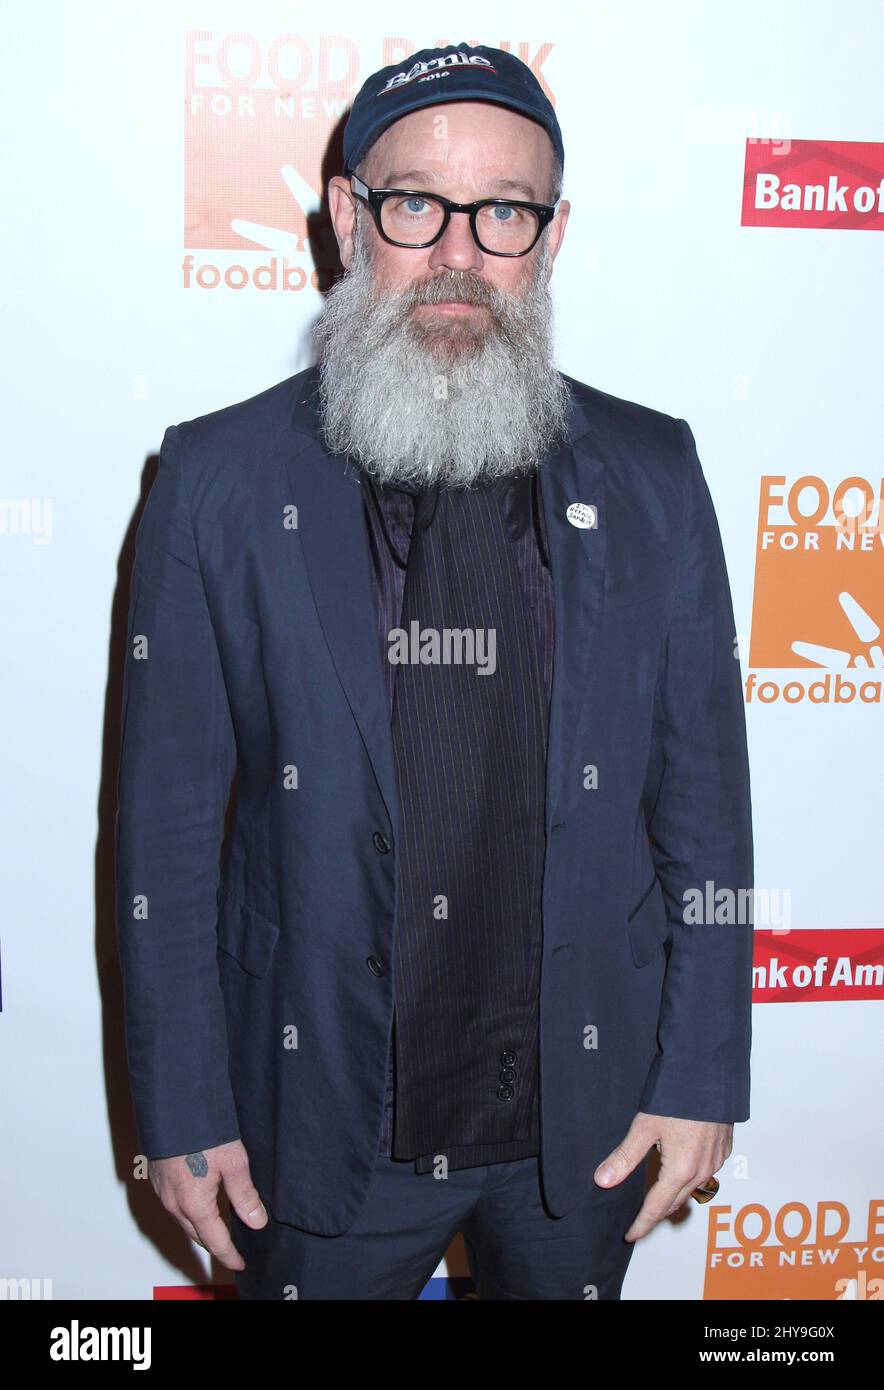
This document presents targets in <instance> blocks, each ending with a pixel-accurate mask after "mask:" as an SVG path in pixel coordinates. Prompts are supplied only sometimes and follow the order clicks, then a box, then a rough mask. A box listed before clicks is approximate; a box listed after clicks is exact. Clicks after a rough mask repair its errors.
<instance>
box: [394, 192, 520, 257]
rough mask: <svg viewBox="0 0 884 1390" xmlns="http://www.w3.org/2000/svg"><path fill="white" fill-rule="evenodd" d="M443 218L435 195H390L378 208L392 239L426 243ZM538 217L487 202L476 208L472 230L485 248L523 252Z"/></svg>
mask: <svg viewBox="0 0 884 1390" xmlns="http://www.w3.org/2000/svg"><path fill="white" fill-rule="evenodd" d="M444 220H445V209H444V207H443V206H442V204H441V203H439V202H437V201H436V199H435V198H430V197H425V196H424V195H423V194H420V195H418V194H412V195H411V196H410V197H409V196H405V195H400V194H392V195H391V196H390V197H388V198H385V200H384V202H383V205H382V207H381V226H382V227H383V230H384V232H385V233H386V235H387V236H388V237H391V238H392V239H393V241H401V242H405V243H406V245H408V246H426V245H427V244H428V243H429V242H431V241H432V239H433V237H434V236H435V235H436V233H437V232H438V231H439V228H440V227H441V226H442V223H443V221H444ZM538 221H539V218H538V216H537V213H536V212H532V211H531V209H530V208H520V207H514V206H513V204H512V203H491V204H489V205H488V206H487V207H483V208H480V209H479V212H478V215H477V217H476V231H477V233H478V242H479V245H480V246H481V247H482V248H483V249H484V250H485V251H509V252H518V251H526V250H527V249H528V247H529V246H530V245H531V243H532V242H533V241H534V238H535V237H536V236H537V226H538Z"/></svg>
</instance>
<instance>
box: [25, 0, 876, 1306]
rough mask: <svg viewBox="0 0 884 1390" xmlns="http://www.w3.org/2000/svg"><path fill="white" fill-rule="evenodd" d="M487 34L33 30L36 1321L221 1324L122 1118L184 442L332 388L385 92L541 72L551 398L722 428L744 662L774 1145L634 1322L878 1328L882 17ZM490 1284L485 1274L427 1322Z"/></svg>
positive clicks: (499, 9) (762, 9) (96, 15)
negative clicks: (154, 545)
mask: <svg viewBox="0 0 884 1390" xmlns="http://www.w3.org/2000/svg"><path fill="white" fill-rule="evenodd" d="M478 23H479V20H478V14H477V11H476V7H475V6H474V5H472V4H470V5H467V4H461V3H453V4H450V5H448V6H446V7H444V8H443V10H441V11H440V10H439V9H438V7H431V6H421V5H414V4H413V3H407V4H405V3H398V0H397V2H396V3H391V4H388V5H387V6H385V7H384V9H383V10H382V11H379V12H378V13H377V14H376V15H374V16H372V15H371V14H370V13H369V11H367V10H366V8H365V7H364V6H363V5H360V4H357V3H355V0H349V3H338V2H337V0H332V3H329V4H325V5H322V6H315V5H306V4H301V3H297V0H292V2H291V3H285V4H283V3H272V0H250V2H249V3H248V4H244V3H242V0H213V3H212V4H204V5H201V4H197V3H190V0H182V2H181V3H178V0H176V3H171V0H166V2H165V3H155V4H153V5H151V6H135V5H112V4H110V3H94V2H93V3H86V4H85V5H68V4H66V3H62V0H52V2H48V3H44V4H41V5H38V6H33V5H26V4H23V3H21V0H13V3H11V4H10V5H8V6H7V7H6V12H5V23H4V37H5V40H6V43H5V62H4V65H3V66H4V77H3V85H2V92H0V102H2V106H3V111H4V117H5V120H4V127H5V139H4V142H3V144H4V149H3V163H4V165H5V170H4V179H3V183H4V191H5V206H6V215H5V218H4V226H3V241H4V243H5V264H4V274H3V289H2V295H3V301H4V314H3V339H4V349H5V351H4V362H3V386H4V394H5V397H6V400H5V407H4V413H3V415H4V429H3V485H2V497H0V564H2V566H3V581H4V582H3V596H4V628H5V631H4V648H5V652H6V658H7V672H8V674H7V680H6V681H5V682H4V691H3V704H4V712H3V724H4V731H5V736H6V737H5V746H6V753H5V763H6V769H5V771H6V777H5V784H6V798H5V799H6V825H5V830H4V835H3V839H2V845H3V855H4V867H3V882H4V908H5V910H4V913H3V921H2V926H0V965H2V975H0V983H2V1012H0V1068H2V1087H3V1096H4V1101H3V1105H2V1107H0V1129H2V1136H0V1137H2V1142H0V1165H2V1176H0V1205H2V1218H0V1279H2V1280H4V1281H6V1280H16V1281H20V1282H19V1283H18V1284H17V1285H16V1287H15V1289H13V1290H12V1291H11V1292H9V1290H8V1286H7V1285H6V1284H5V1283H4V1288H6V1289H7V1296H16V1294H17V1296H25V1294H27V1295H28V1296H33V1297H41V1296H42V1297H46V1296H54V1297H87V1298H96V1297H120V1298H130V1299H132V1298H134V1299H150V1298H156V1297H196V1296H205V1295H206V1294H214V1295H217V1294H219V1293H220V1295H221V1296H223V1295H224V1293H225V1290H224V1288H220V1289H219V1287H218V1286H219V1285H224V1284H227V1285H228V1288H227V1292H228V1293H229V1292H230V1287H229V1280H230V1277H231V1276H229V1275H227V1274H226V1272H224V1271H221V1270H218V1269H216V1268H212V1267H210V1266H209V1264H208V1263H207V1257H206V1255H205V1252H204V1251H202V1250H201V1249H200V1248H198V1247H196V1246H194V1245H192V1244H191V1242H190V1241H188V1240H187V1239H186V1238H185V1237H184V1235H183V1234H182V1233H181V1232H180V1231H179V1230H178V1228H177V1226H175V1225H174V1223H173V1222H172V1220H171V1218H170V1217H168V1216H166V1214H165V1213H164V1212H163V1211H162V1209H161V1208H160V1207H159V1204H158V1201H157V1199H156V1198H155V1196H154V1194H153V1191H152V1189H151V1187H150V1183H149V1181H148V1180H147V1177H146V1173H145V1167H144V1163H143V1159H142V1157H141V1156H140V1155H139V1154H138V1146H137V1139H136V1136H135V1131H134V1128H133V1123H132V1117H131V1110H130V1104H129V1097H128V1089H127V1075H126V1066H125V1056H124V1050H123V1036H122V1026H121V1009H120V984H119V975H118V968H117V963H116V956H115V938H114V925H113V814H114V787H115V777H116V770H117V750H118V740H119V728H120V723H119V713H120V711H119V700H120V689H121V668H122V656H123V643H124V639H125V611H126V603H127V591H126V586H127V584H128V575H129V569H130V567H131V559H132V533H133V526H134V522H135V520H137V513H138V507H139V502H140V500H141V495H142V491H143V488H144V486H145V478H151V477H152V476H153V470H152V463H151V461H152V459H153V457H154V456H155V455H156V453H157V451H158V448H159V443H160V440H161V439H162V436H163V432H164V430H165V428H166V426H167V425H169V424H172V423H177V422H178V421H181V420H186V419H191V418H193V417H194V416H196V415H200V414H203V413H205V412H207V411H210V410H214V409H217V408H219V407H221V406H224V405H227V404H230V403H231V402H234V401H237V400H242V399H244V398H246V397H248V396H251V395H253V394H255V393H256V392H258V391H260V390H263V389H264V388H265V387H266V386H270V385H272V384H273V383H275V382H277V381H279V380H282V379H283V378H284V377H287V376H289V375H291V374H292V373H293V372H296V371H299V370H301V368H303V367H305V366H306V365H308V363H309V361H310V360H311V359H310V356H309V351H310V349H309V328H310V325H311V323H312V321H313V320H314V319H315V317H316V314H317V311H318V309H319V307H320V304H321V294H322V289H323V287H324V286H325V285H326V284H327V283H328V275H329V271H330V270H331V269H332V267H333V266H334V255H333V249H334V246H333V240H332V238H331V235H330V229H329V225H328V222H327V219H326V217H325V214H324V210H323V190H324V186H325V183H326V182H327V179H328V178H329V177H330V175H331V174H332V173H335V172H338V168H337V166H336V165H335V163H334V158H335V151H336V149H339V145H338V146H335V144H334V142H335V140H336V139H337V140H338V141H339V138H340V129H341V125H342V118H343V117H344V116H345V114H346V111H347V108H348V104H349V102H350V101H351V99H352V97H353V95H354V93H355V92H356V91H357V90H358V88H359V86H360V85H361V83H362V81H363V80H364V79H365V77H366V76H367V75H368V74H369V73H370V72H372V71H374V70H376V69H377V68H379V67H381V66H382V65H385V64H387V63H391V62H393V61H395V60H397V59H399V58H403V57H406V56H407V55H408V54H410V53H411V52H413V51H414V50H416V49H418V48H421V47H427V46H433V45H437V44H440V43H452V42H460V41H464V42H466V43H484V44H489V45H493V46H496V47H505V48H509V49H510V50H511V51H513V52H514V53H517V54H518V55H519V56H520V57H521V58H523V59H524V60H525V61H526V62H528V63H529V64H530V65H531V67H532V68H533V70H534V71H535V73H536V74H537V76H538V77H539V79H540V81H541V82H542V83H543V84H544V87H545V89H546V91H547V92H548V93H549V96H550V98H551V99H552V100H553V101H554V103H555V106H556V110H557V112H558V115H559V119H560V122H561V125H562V129H563V132H564V139H565V150H566V165H565V189H564V193H565V196H566V197H567V198H568V199H569V200H570V202H571V204H572V212H571V220H570V223H569V226H568V231H567V236H566V238H565V242H564V245H563V249H562V252H561V254H560V256H559V258H558V260H557V262H556V267H555V275H554V277H553V283H554V287H555V291H556V302H557V312H558V344H559V365H560V366H561V368H562V369H563V370H565V371H567V372H569V373H570V374H572V375H574V376H576V377H579V378H580V379H582V380H584V381H586V382H589V383H590V384H592V385H594V386H596V387H599V388H601V389H603V390H605V391H608V392H612V393H614V394H616V395H619V396H624V397H627V398H628V399H630V400H634V401H639V402H641V403H643V404H646V405H649V406H653V407H655V408H656V409H658V410H663V411H666V412H668V413H670V414H672V415H674V416H680V417H684V418H686V419H687V420H688V422H689V424H690V425H691V427H692V429H693V432H694V435H695V437H696V440H697V444H698V448H699V453H700V458H701V461H702V463H703V465H704V469H705V472H706V476H707V478H708V480H709V484H710V488H711V491H712V494H713V498H714V501H715V504H716V508H717V512H718V516H719V519H720V524H721V529H722V534H723V539H724V544H725V549H726V552H727V559H728V565H729V571H730V576H731V583H732V588H733V596H734V606H735V610H736V615H737V626H738V629H739V631H738V633H737V634H736V640H737V642H738V652H737V655H738V659H739V660H740V663H741V667H742V673H743V679H744V683H745V700H746V713H747V718H748V727H749V737H750V743H751V757H752V770H753V789H754V815H755V836H756V845H757V860H756V867H757V882H758V885H759V888H758V892H757V894H756V906H755V921H756V934H757V948H756V994H755V1001H756V1002H755V1007H754V1044H753V1064H754V1065H753V1096H752V1115H751V1119H750V1120H749V1122H748V1123H746V1124H743V1125H739V1126H738V1127H737V1129H736V1134H735V1145H734V1152H733V1155H732V1156H731V1158H730V1159H729V1160H728V1162H727V1163H726V1165H725V1166H724V1168H723V1170H722V1171H721V1172H720V1174H719V1178H720V1181H721V1190H720V1192H719V1194H718V1197H717V1198H716V1199H715V1200H713V1201H712V1202H711V1203H709V1205H707V1206H704V1207H698V1206H695V1205H694V1204H693V1203H692V1204H690V1209H689V1210H685V1211H684V1212H683V1213H682V1214H681V1217H680V1218H679V1219H677V1220H672V1221H665V1222H663V1223H662V1224H661V1225H660V1226H659V1227H658V1228H657V1229H656V1230H655V1231H654V1232H653V1233H652V1235H651V1236H649V1237H648V1238H647V1239H645V1240H643V1241H641V1242H639V1244H638V1246H637V1247H636V1250H635V1254H634V1257H633V1260H632V1264H631V1266H630V1270H629V1273H628V1275H627V1279H626V1284H625V1286H624V1297H625V1298H627V1299H629V1298H632V1299H637V1298H652V1299H664V1298H665V1299H725V1298H738V1299H748V1298H759V1299H772V1300H773V1299H805V1298H821V1299H839V1298H850V1299H867V1298H873V1297H881V1296H882V1293H884V1163H882V1152H884V1139H882V1104H881V1096H882V1057H884V1012H882V996H884V984H882V974H884V856H882V831H881V828H882V812H884V796H882V694H881V690H882V683H884V656H882V641H884V639H882V633H881V627H882V624H884V586H882V576H884V563H882V549H884V494H882V481H881V479H882V457H884V449H882V439H884V435H882V428H881V402H882V352H881V336H882V335H881V329H882V320H884V273H882V266H884V260H882V252H884V241H882V234H884V113H882V106H881V96H880V74H881V59H882V51H884V6H882V4H881V3H880V0H851V3H849V4H845V5H835V4H832V3H822V0H774V3H771V0H744V3H742V4H741V5H739V6H724V5H717V4H712V3H710V2H709V0H674V3H672V4H667V5H661V4H658V3H656V0H588V3H585V4H583V5H581V6H579V7H575V6H573V5H571V4H566V3H563V2H562V0H553V3H550V4H547V5H542V6H537V5H536V4H533V3H531V4H527V3H525V4H523V3H510V2H509V0H508V2H507V3H503V0H488V3H487V4H486V5H485V6H484V7H483V9H482V12H481V28H479V27H477V25H478ZM330 142H331V143H330ZM330 149H331V155H330V154H329V150H330ZM148 465H150V466H148ZM466 1273H467V1267H466V1262H465V1259H464V1255H463V1250H462V1248H461V1247H460V1245H459V1244H458V1243H455V1245H454V1246H453V1247H452V1249H451V1250H450V1251H449V1253H448V1255H447V1257H446V1261H445V1262H444V1263H443V1264H442V1265H441V1266H440V1268H439V1270H438V1272H437V1276H436V1278H435V1279H434V1280H433V1281H431V1284H430V1285H429V1286H428V1288H427V1290H426V1292H425V1297H449V1298H450V1297H456V1296H458V1295H460V1294H462V1292H463V1290H464V1289H465V1288H466V1287H467V1286H466V1285H464V1284H463V1283H462V1282H460V1281H461V1277H462V1276H464V1275H466ZM25 1284H26V1286H27V1287H25Z"/></svg>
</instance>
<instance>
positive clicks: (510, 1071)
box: [500, 1067, 516, 1084]
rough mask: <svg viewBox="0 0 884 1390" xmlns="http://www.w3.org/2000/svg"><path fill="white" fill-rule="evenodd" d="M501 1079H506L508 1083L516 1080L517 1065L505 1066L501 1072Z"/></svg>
mask: <svg viewBox="0 0 884 1390" xmlns="http://www.w3.org/2000/svg"><path fill="white" fill-rule="evenodd" d="M500 1079H501V1081H506V1082H507V1084H511V1083H512V1082H513V1081H515V1079H516V1069H515V1067H504V1069H503V1071H502V1072H501V1073H500Z"/></svg>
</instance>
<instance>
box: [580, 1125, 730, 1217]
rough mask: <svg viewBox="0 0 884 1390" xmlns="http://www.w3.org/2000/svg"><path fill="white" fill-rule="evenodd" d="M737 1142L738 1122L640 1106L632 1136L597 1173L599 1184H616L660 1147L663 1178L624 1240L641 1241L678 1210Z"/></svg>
mask: <svg viewBox="0 0 884 1390" xmlns="http://www.w3.org/2000/svg"><path fill="white" fill-rule="evenodd" d="M733 1143H734V1127H733V1125H723V1124H715V1123H712V1122H708V1121H705V1120H678V1119H675V1118H673V1117H671V1116H668V1115H647V1114H645V1112H644V1111H643V1110H640V1111H639V1112H638V1114H637V1115H636V1117H635V1119H634V1120H633V1122H632V1124H631V1125H630V1127H629V1133H628V1134H627V1135H626V1138H625V1139H624V1140H623V1142H622V1143H621V1144H619V1145H618V1146H617V1148H616V1149H614V1151H613V1152H612V1153H609V1154H608V1157H607V1158H606V1159H604V1161H603V1162H602V1163H600V1164H599V1166H598V1168H596V1170H595V1174H594V1177H595V1181H596V1182H597V1183H598V1185H599V1187H616V1185H617V1183H620V1182H622V1181H623V1179H624V1178H627V1177H628V1176H629V1174H630V1173H631V1172H632V1171H633V1170H634V1168H635V1167H636V1166H637V1165H638V1164H639V1163H640V1162H641V1160H642V1159H643V1158H644V1157H645V1155H646V1154H647V1153H648V1150H649V1149H650V1148H651V1145H652V1144H656V1146H657V1148H658V1149H659V1150H660V1155H661V1158H660V1173H659V1176H658V1178H657V1181H656V1182H655V1183H654V1184H653V1185H652V1186H651V1187H650V1188H649V1189H648V1192H647V1193H646V1195H645V1200H644V1202H643V1203H642V1207H641V1210H640V1211H639V1213H638V1215H637V1216H636V1218H635V1220H634V1221H633V1223H632V1225H631V1226H630V1228H629V1230H628V1231H627V1232H626V1235H625V1236H624V1240H629V1241H632V1240H640V1239H641V1237H642V1236H646V1235H647V1234H648V1232H649V1231H652V1230H653V1229H654V1227H655V1226H656V1225H657V1222H658V1221H662V1220H663V1217H664V1216H671V1215H672V1213H673V1212H674V1211H678V1208H679V1207H680V1206H682V1205H683V1204H684V1202H686V1201H687V1199H688V1197H690V1195H691V1193H692V1191H693V1190H694V1188H695V1187H699V1186H700V1184H701V1183H703V1182H706V1181H707V1180H708V1179H709V1178H711V1177H712V1176H713V1175H714V1174H715V1172H716V1171H717V1170H718V1169H719V1168H720V1167H721V1165H722V1164H723V1163H724V1161H725V1159H726V1158H727V1156H728V1154H729V1153H730V1151H731V1149H732V1148H733Z"/></svg>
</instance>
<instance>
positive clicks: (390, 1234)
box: [230, 1157, 647, 1301]
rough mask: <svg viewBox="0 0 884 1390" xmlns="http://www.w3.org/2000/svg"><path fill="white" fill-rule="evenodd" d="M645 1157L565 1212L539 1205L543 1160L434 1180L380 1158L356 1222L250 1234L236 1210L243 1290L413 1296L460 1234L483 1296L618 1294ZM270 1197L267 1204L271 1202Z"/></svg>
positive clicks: (244, 1294)
mask: <svg viewBox="0 0 884 1390" xmlns="http://www.w3.org/2000/svg"><path fill="white" fill-rule="evenodd" d="M646 1181H647V1166H646V1161H645V1162H642V1163H639V1165H638V1167H637V1168H636V1169H635V1171H634V1172H633V1173H631V1174H630V1176H629V1177H628V1178H627V1179H626V1180H625V1181H624V1182H622V1183H621V1184H620V1185H619V1186H618V1187H615V1188H610V1189H604V1188H600V1187H598V1186H597V1185H596V1184H595V1183H591V1188H592V1190H591V1191H590V1192H587V1194H586V1197H585V1198H584V1200H583V1201H581V1202H580V1203H579V1204H578V1205H577V1206H576V1207H575V1208H574V1209H573V1210H572V1211H570V1212H568V1214H567V1215H566V1216H563V1217H551V1216H550V1215H549V1214H548V1213H547V1211H546V1209H545V1208H544V1206H543V1201H542V1197H541V1191H540V1182H539V1174H538V1164H537V1159H536V1158H523V1159H517V1160H514V1161H513V1162H510V1163H494V1164H491V1165H489V1166H487V1167H476V1168H461V1169H456V1170H455V1171H453V1172H451V1173H449V1175H448V1176H447V1177H446V1178H438V1177H436V1176H434V1174H433V1173H415V1171H414V1164H413V1163H409V1162H402V1161H399V1160H396V1159H391V1158H384V1157H379V1158H378V1160H377V1163H376V1166H375V1171H374V1175H373V1177H372V1181H371V1184H370V1187H369V1192H368V1197H367V1199H366V1202H365V1205H364V1207H363V1208H362V1210H361V1212H360V1213H359V1216H358V1217H357V1218H356V1221H355V1222H354V1224H353V1225H352V1226H351V1228H350V1230H349V1231H347V1232H345V1233H344V1234H343V1235H340V1236H319V1235H314V1234H312V1233H311V1232H308V1231H302V1230H299V1229H298V1228H297V1227H295V1226H289V1225H287V1224H285V1223H284V1222H280V1221H275V1220H274V1219H273V1216H272V1212H269V1209H268V1213H269V1215H270V1217H271V1219H270V1221H269V1222H268V1224H267V1225H266V1226H265V1227H264V1228H263V1229H262V1230H260V1231H253V1230H252V1229H251V1228H250V1227H248V1226H245V1225H244V1224H243V1222H242V1221H240V1220H239V1218H238V1217H237V1215H236V1213H235V1212H234V1211H233V1210H232V1209H231V1212H230V1222H231V1235H232V1236H233V1241H234V1244H235V1245H236V1247H237V1249H238V1250H239V1252H240V1254H241V1255H242V1257H243V1259H244V1260H245V1262H246V1268H245V1269H244V1270H240V1271H237V1273H236V1285H237V1288H238V1290H239V1295H240V1298H249V1299H254V1298H257V1299H294V1298H297V1299H299V1300H300V1299H308V1300H332V1299H360V1300H361V1299H365V1300H378V1299H416V1298H418V1296H419V1295H420V1292H421V1290H422V1289H423V1287H424V1285H425V1284H426V1283H427V1281H428V1280H429V1279H430V1278H431V1276H432V1274H433V1272H434V1271H435V1269H436V1267H437V1265H438V1264H439V1261H440V1260H441V1258H442V1256H443V1255H444V1254H445V1251H446V1250H447V1248H448V1246H449V1245H450V1243H451V1241H452V1240H453V1239H454V1237H455V1236H456V1235H457V1234H458V1232H461V1233H462V1234H463V1237H464V1242H465V1245H466V1249H467V1256H468V1259H469V1264H470V1272H471V1274H472V1277H473V1282H474V1283H475V1285H476V1291H477V1293H478V1296H479V1298H480V1300H481V1299H485V1300H497V1299H510V1298H517V1299H518V1298H525V1299H557V1300H559V1299H579V1300H581V1301H583V1300H586V1299H590V1298H598V1299H609V1300H610V1299H619V1297H620V1289H621V1286H622V1284H623V1280H624V1278H625V1276H626V1270H627V1267H628V1265H629V1261H630V1258H631V1256H632V1251H633V1248H634V1246H633V1244H632V1243H628V1242H626V1241H624V1239H623V1236H624V1234H625V1233H626V1231H627V1230H628V1229H629V1226H630V1225H631V1223H632V1221H633V1218H634V1217H635V1216H636V1214H637V1212H638V1210H639V1208H640V1206H641V1204H642V1201H643V1200H644V1195H645V1187H646ZM265 1206H266V1203H265Z"/></svg>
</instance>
